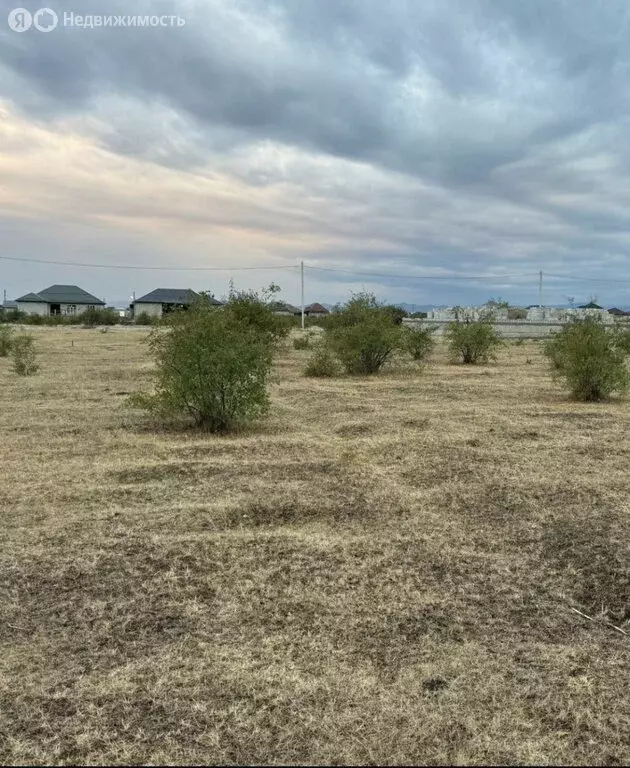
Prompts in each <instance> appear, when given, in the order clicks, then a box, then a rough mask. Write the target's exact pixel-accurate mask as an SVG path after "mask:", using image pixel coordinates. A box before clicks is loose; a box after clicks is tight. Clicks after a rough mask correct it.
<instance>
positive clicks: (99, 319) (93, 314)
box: [76, 307, 119, 327]
mask: <svg viewBox="0 0 630 768" xmlns="http://www.w3.org/2000/svg"><path fill="white" fill-rule="evenodd" d="M76 317H77V321H78V322H80V323H82V324H83V325H87V326H89V327H94V326H95V325H116V323H117V322H118V320H119V317H118V313H117V312H116V310H114V309H101V308H99V309H96V308H95V307H88V308H87V309H86V310H85V312H83V313H81V314H80V315H77V316H76Z"/></svg>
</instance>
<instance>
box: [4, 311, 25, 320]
mask: <svg viewBox="0 0 630 768" xmlns="http://www.w3.org/2000/svg"><path fill="white" fill-rule="evenodd" d="M25 317H26V314H25V313H24V312H20V311H19V310H17V309H4V310H0V323H19V322H23V321H24V318H25Z"/></svg>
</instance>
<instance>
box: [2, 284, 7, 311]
mask: <svg viewBox="0 0 630 768" xmlns="http://www.w3.org/2000/svg"><path fill="white" fill-rule="evenodd" d="M6 305H7V289H6V288H5V289H4V299H3V300H2V306H3V307H6Z"/></svg>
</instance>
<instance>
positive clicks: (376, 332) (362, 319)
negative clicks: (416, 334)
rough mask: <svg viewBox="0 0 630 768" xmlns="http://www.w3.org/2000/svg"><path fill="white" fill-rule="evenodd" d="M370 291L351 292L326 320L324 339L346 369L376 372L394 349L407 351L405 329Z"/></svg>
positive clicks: (357, 372)
mask: <svg viewBox="0 0 630 768" xmlns="http://www.w3.org/2000/svg"><path fill="white" fill-rule="evenodd" d="M397 322H398V318H397V316H396V315H395V313H393V312H392V311H391V307H385V306H383V305H381V304H379V303H378V302H377V301H376V298H375V296H374V295H373V294H370V293H359V294H354V295H353V296H352V298H351V299H350V301H349V302H348V303H347V304H346V305H345V307H339V306H337V307H336V308H335V310H334V311H333V312H332V313H331V314H330V315H329V316H328V317H327V320H326V343H327V345H328V347H329V349H330V350H331V351H332V352H333V353H334V354H335V356H336V357H337V358H338V359H339V361H340V362H341V364H342V365H343V367H344V368H345V370H346V371H347V372H348V373H352V374H362V375H369V374H375V373H378V372H379V371H380V370H381V368H382V367H383V366H384V365H385V364H386V363H387V362H389V361H390V360H391V358H392V357H393V355H394V353H395V352H397V351H407V337H406V329H405V328H403V327H401V326H400V325H398V324H397Z"/></svg>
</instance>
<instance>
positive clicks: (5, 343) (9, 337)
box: [0, 325, 15, 357]
mask: <svg viewBox="0 0 630 768" xmlns="http://www.w3.org/2000/svg"><path fill="white" fill-rule="evenodd" d="M14 335H15V331H14V330H13V328H12V327H11V326H10V325H0V357H8V356H9V353H10V352H11V349H12V348H13V339H14Z"/></svg>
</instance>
